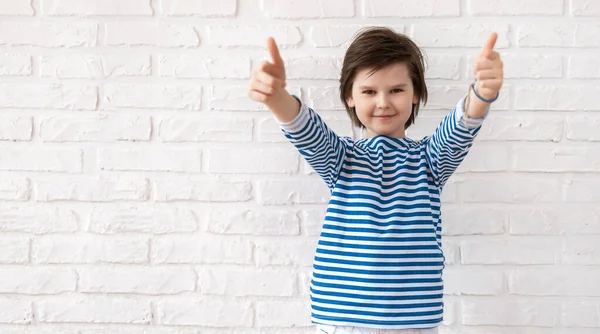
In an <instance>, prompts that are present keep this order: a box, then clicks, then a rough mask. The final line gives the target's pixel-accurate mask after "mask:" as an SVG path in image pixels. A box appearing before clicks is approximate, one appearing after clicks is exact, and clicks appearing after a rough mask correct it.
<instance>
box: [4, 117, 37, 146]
mask: <svg viewBox="0 0 600 334" xmlns="http://www.w3.org/2000/svg"><path fill="white" fill-rule="evenodd" d="M32 133H33V118H32V117H30V116H0V140H10V141H29V140H31V137H32Z"/></svg>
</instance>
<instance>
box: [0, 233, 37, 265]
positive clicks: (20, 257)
mask: <svg viewBox="0 0 600 334" xmlns="http://www.w3.org/2000/svg"><path fill="white" fill-rule="evenodd" d="M29 244H30V241H29V238H26V237H21V236H2V237H0V263H2V264H23V263H27V262H29Z"/></svg>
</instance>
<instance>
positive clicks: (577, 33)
mask: <svg viewBox="0 0 600 334" xmlns="http://www.w3.org/2000/svg"><path fill="white" fill-rule="evenodd" d="M516 30H517V46H518V47H576V48H582V47H599V46H600V41H598V39H597V38H594V37H595V36H598V34H599V33H600V24H591V23H582V24H574V23H529V24H523V25H519V26H517V27H516Z"/></svg>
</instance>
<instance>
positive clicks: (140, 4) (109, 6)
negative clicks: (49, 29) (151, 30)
mask: <svg viewBox="0 0 600 334" xmlns="http://www.w3.org/2000/svg"><path fill="white" fill-rule="evenodd" d="M42 14H43V15H45V16H108V15H110V16H116V15H128V16H150V15H152V14H153V10H152V6H151V5H150V0H106V1H103V2H96V1H93V0H44V1H43V2H42Z"/></svg>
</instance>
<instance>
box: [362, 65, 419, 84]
mask: <svg viewBox="0 0 600 334" xmlns="http://www.w3.org/2000/svg"><path fill="white" fill-rule="evenodd" d="M390 79H393V80H394V81H405V80H408V79H410V73H409V71H408V67H407V66H406V64H404V63H397V64H392V65H388V66H386V67H383V68H380V69H378V70H374V68H372V67H371V68H363V69H360V70H358V72H357V73H356V76H355V81H365V82H370V81H373V82H376V81H381V80H390Z"/></svg>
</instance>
